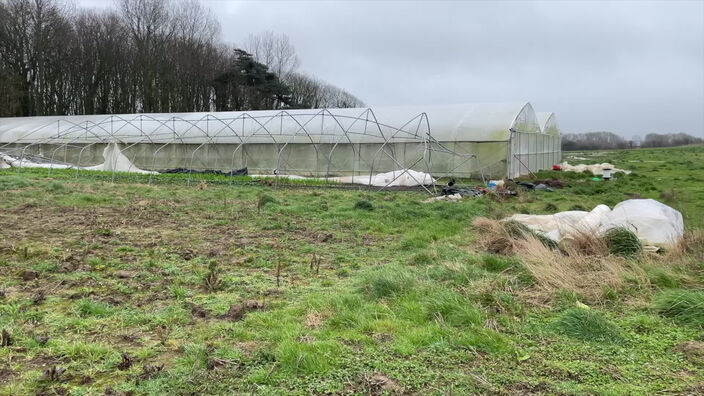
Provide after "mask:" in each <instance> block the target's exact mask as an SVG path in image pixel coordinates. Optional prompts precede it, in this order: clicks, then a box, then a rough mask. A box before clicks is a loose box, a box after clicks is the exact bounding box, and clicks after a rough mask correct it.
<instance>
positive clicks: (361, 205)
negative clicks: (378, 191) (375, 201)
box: [354, 199, 374, 210]
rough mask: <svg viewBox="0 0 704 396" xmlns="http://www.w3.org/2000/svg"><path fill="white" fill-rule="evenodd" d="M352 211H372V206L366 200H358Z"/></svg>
mask: <svg viewBox="0 0 704 396" xmlns="http://www.w3.org/2000/svg"><path fill="white" fill-rule="evenodd" d="M354 209H356V210H374V205H372V203H371V202H369V201H367V200H366V199H360V200H359V201H357V202H355V203H354Z"/></svg>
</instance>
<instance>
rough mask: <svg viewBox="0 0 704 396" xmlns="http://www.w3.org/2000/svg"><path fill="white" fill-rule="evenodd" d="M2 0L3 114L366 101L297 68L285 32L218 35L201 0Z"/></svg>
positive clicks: (258, 107) (0, 98) (232, 108)
mask: <svg viewBox="0 0 704 396" xmlns="http://www.w3.org/2000/svg"><path fill="white" fill-rule="evenodd" d="M116 4H117V6H116V7H115V8H114V9H108V10H101V11H96V10H86V9H72V8H71V7H70V6H69V5H67V4H66V3H62V2H60V0H0V116H35V115H72V114H118V113H134V112H146V113H153V112H192V111H240V110H263V109H286V108H291V109H295V108H315V107H359V106H363V105H364V103H363V102H362V101H360V100H359V99H358V98H356V97H355V96H354V95H352V94H350V93H348V92H346V91H344V90H342V89H340V88H338V87H335V86H333V85H331V84H327V83H325V82H323V81H320V80H318V79H316V78H314V77H311V76H309V75H306V74H305V73H301V72H299V71H298V66H299V61H298V57H297V56H296V53H295V49H294V46H293V45H292V44H291V43H290V41H289V39H288V37H286V36H285V35H276V34H273V33H271V32H265V33H262V34H258V35H252V36H250V37H249V38H248V39H247V40H246V43H245V45H244V46H242V47H235V46H232V45H228V44H225V43H223V42H222V41H220V39H219V34H220V25H219V23H218V22H217V20H215V18H214V17H213V16H212V15H211V13H210V12H209V10H207V9H206V8H204V7H203V6H202V4H201V3H200V2H199V1H197V0H118V1H117V3H116Z"/></svg>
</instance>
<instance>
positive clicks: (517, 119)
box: [0, 102, 540, 144]
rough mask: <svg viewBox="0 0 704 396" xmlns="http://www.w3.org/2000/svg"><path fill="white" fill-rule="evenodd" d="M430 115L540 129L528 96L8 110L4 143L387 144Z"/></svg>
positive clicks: (460, 133)
mask: <svg viewBox="0 0 704 396" xmlns="http://www.w3.org/2000/svg"><path fill="white" fill-rule="evenodd" d="M421 115H425V117H427V119H426V120H425V121H424V120H423V118H422V117H421ZM426 121H427V122H428V123H429V125H430V127H431V131H430V133H431V135H432V136H433V137H434V138H435V139H436V140H437V141H443V142H455V141H476V142H483V141H508V140H509V138H510V135H511V134H510V132H509V130H510V129H512V128H513V129H514V130H516V131H518V132H527V133H540V126H539V125H538V121H537V118H536V115H535V111H534V110H533V107H532V106H531V104H530V103H528V102H522V103H468V104H452V105H431V106H397V107H378V108H345V109H301V110H257V111H247V112H211V113H153V114H148V113H144V114H116V115H82V116H45V117H7V118H0V143H13V142H14V143H32V142H44V143H66V142H70V143H75V144H80V143H86V142H95V141H100V142H107V141H113V140H118V139H119V141H121V142H123V143H132V142H144V143H165V142H175V143H205V142H208V143H240V142H242V139H245V138H246V142H247V143H274V142H276V143H284V142H291V143H311V138H312V139H313V141H314V142H315V143H337V142H339V143H379V142H383V140H384V138H386V139H388V138H389V137H391V136H394V137H395V138H396V139H406V140H408V141H413V140H416V139H418V138H419V137H422V136H419V135H423V134H425V133H427V132H428V131H427V128H426V127H425V125H421V124H424V123H425V122H426ZM376 122H378V124H377V123H376ZM303 128H305V129H306V130H307V131H309V132H310V135H311V136H310V137H309V136H307V135H306V133H305V132H304V131H303ZM111 131H112V132H111ZM344 135H346V138H345V139H341V138H340V137H341V136H344ZM292 136H294V137H295V138H294V139H292V138H291V137H292ZM348 139H349V140H348Z"/></svg>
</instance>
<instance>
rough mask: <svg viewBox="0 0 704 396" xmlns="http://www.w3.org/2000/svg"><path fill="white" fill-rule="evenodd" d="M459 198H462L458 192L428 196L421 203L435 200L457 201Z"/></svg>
mask: <svg viewBox="0 0 704 396" xmlns="http://www.w3.org/2000/svg"><path fill="white" fill-rule="evenodd" d="M461 200H462V195H460V194H451V195H438V196H437V197H430V198H428V199H426V200H424V201H423V203H431V202H437V201H449V202H458V201H461Z"/></svg>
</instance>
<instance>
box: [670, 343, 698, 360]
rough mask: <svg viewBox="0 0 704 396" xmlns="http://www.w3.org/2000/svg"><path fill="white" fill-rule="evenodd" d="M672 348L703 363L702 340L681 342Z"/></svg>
mask: <svg viewBox="0 0 704 396" xmlns="http://www.w3.org/2000/svg"><path fill="white" fill-rule="evenodd" d="M672 350H673V351H674V352H679V353H681V354H683V355H684V356H685V357H687V358H688V359H690V360H692V361H695V362H702V363H704V342H702V341H687V342H683V343H681V344H679V345H677V346H676V347H674V348H673V349H672Z"/></svg>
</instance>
